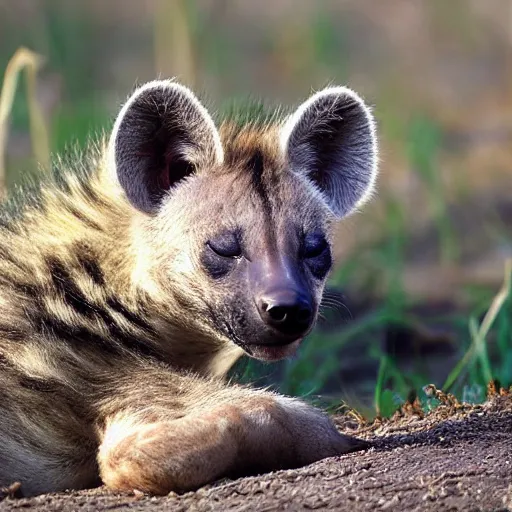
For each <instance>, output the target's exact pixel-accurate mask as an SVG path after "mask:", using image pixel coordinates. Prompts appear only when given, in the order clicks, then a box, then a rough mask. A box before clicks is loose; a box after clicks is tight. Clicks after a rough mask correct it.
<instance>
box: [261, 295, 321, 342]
mask: <svg viewBox="0 0 512 512" xmlns="http://www.w3.org/2000/svg"><path fill="white" fill-rule="evenodd" d="M258 310H259V313H260V316H261V319H262V320H263V321H264V322H265V323H266V324H267V325H268V326H270V327H273V328H274V329H276V330H277V331H279V332H280V333H282V334H285V335H295V336H298V335H301V334H304V333H305V332H306V331H307V330H308V329H309V328H310V327H311V323H312V322H313V306H312V305H311V302H310V301H309V300H308V299H307V298H306V297H304V296H303V295H300V294H298V293H296V292H293V291H289V290H276V291H274V292H271V293H266V294H264V295H263V296H262V297H260V299H259V300H258Z"/></svg>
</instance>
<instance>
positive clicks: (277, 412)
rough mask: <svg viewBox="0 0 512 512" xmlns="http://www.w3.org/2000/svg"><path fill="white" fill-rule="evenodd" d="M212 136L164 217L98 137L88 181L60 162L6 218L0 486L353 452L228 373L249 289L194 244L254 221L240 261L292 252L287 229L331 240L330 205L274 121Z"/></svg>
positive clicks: (194, 475)
mask: <svg viewBox="0 0 512 512" xmlns="http://www.w3.org/2000/svg"><path fill="white" fill-rule="evenodd" d="M197 126H199V124H198V125H197ZM205 130H206V129H205ZM219 133H220V140H221V143H222V147H223V148H224V159H223V161H222V163H215V162H214V158H215V156H214V150H213V149H211V148H210V149H209V150H208V151H210V152H209V153H208V154H207V156H205V157H204V158H205V160H204V162H203V164H202V165H203V166H205V167H208V169H207V170H206V169H200V168H198V171H197V176H194V178H193V179H187V180H185V181H184V182H183V183H180V185H179V186H178V187H176V190H175V191H174V192H173V193H172V197H171V199H170V200H169V201H168V202H166V203H162V207H161V209H160V210H159V213H158V215H156V214H153V213H151V214H148V212H147V211H141V209H140V208H139V209H138V208H134V206H133V204H131V202H130V200H129V198H128V197H129V195H128V197H127V195H125V194H124V193H123V190H122V187H120V186H119V183H118V182H117V180H116V179H115V178H114V179H113V175H112V170H113V169H112V163H111V161H109V148H108V147H107V144H106V143H105V144H104V145H102V146H101V147H100V148H99V150H98V151H97V155H96V157H95V158H93V159H92V160H90V161H89V162H88V165H89V166H90V172H89V174H88V175H87V176H86V177H82V178H80V177H79V176H78V175H77V174H76V173H75V172H71V171H66V169H64V176H65V182H66V186H64V187H58V186H57V185H55V184H52V183H51V181H50V182H48V183H47V184H43V185H42V189H41V193H40V199H39V202H38V203H37V204H32V203H30V202H29V203H26V204H24V205H23V206H22V207H19V208H20V211H19V212H17V213H18V217H17V218H15V219H9V218H7V220H4V222H3V224H2V227H1V228H0V307H1V311H2V316H1V318H0V485H7V484H9V483H11V481H13V480H18V481H20V482H21V483H22V490H23V492H24V494H26V495H30V494H37V493H41V492H48V491H57V490H62V489H65V488H83V487H88V486H92V485H95V484H98V483H100V482H101V481H103V482H104V483H106V484H107V485H108V486H110V487H112V488H116V489H128V490H129V489H135V488H136V489H140V490H143V491H148V492H153V493H166V492H169V491H170V490H178V491H181V490H188V489H193V488H196V487H198V486H200V485H202V484H205V483H207V482H211V481H213V480H215V479H216V478H219V477H222V476H227V475H231V476H236V475H241V474H248V473H252V472H255V471H266V470H271V469H278V468H285V467H293V466H298V465H302V464H307V463H309V462H312V461H315V460H317V459H319V458H323V457H326V456H332V455H337V454H341V453H344V452H346V451H350V450H352V449H356V448H358V447H360V446H362V445H361V443H358V442H357V440H353V439H351V438H348V437H345V436H341V435H340V434H338V433H337V431H336V429H335V428H334V426H333V425H332V424H331V423H330V421H329V419H328V418H327V417H326V416H324V415H323V414H322V413H321V412H320V411H318V410H316V409H314V408H312V407H309V406H307V405H305V404H304V403H302V402H300V401H298V400H294V399H291V398H286V397H282V396H279V395H276V394H274V393H272V392H269V391H262V390H251V389H247V388H245V387H240V386H236V385H227V384H226V383H224V382H223V379H224V377H225V376H226V374H227V372H228V370H229V368H230V367H231V366H232V365H233V363H234V362H235V361H236V360H237V359H238V358H239V357H240V355H241V354H242V353H243V349H242V348H241V346H239V345H237V344H236V342H237V341H241V342H244V343H245V341H247V340H239V339H238V338H240V337H241V335H239V334H237V331H236V329H237V328H238V327H237V326H239V325H242V326H243V325H245V324H246V323H247V322H249V320H248V317H244V316H243V315H244V314H245V313H244V311H245V310H246V309H247V308H248V307H249V306H248V304H249V302H244V300H245V299H244V297H247V296H248V295H249V294H250V293H249V292H250V291H249V290H248V289H246V288H245V284H244V283H243V282H232V281H229V282H224V281H218V282H215V283H214V282H212V280H211V279H209V278H208V277H207V275H206V274H205V272H204V271H203V270H201V268H202V267H201V265H202V263H201V254H202V251H203V245H204V241H205V240H206V239H208V237H210V236H212V234H215V230H216V229H217V228H218V224H219V223H222V224H223V225H224V226H228V227H229V226H233V227H235V225H244V226H248V228H247V233H246V235H245V236H246V238H247V241H246V242H245V243H246V244H247V247H248V250H250V251H251V254H254V255H259V254H264V255H268V258H269V259H273V258H274V259H275V255H278V254H279V255H282V254H288V253H290V251H296V250H297V247H296V246H297V243H298V242H297V239H296V235H295V234H293V233H294V231H293V229H292V228H291V227H290V226H291V225H292V224H293V226H295V225H297V226H300V229H302V230H305V231H308V230H312V229H322V230H324V231H325V232H326V233H329V231H330V225H331V222H332V215H330V214H329V209H328V207H327V206H326V204H324V203H323V202H322V201H321V200H319V197H318V194H317V193H316V192H314V191H313V190H312V189H311V188H310V187H308V186H306V185H305V184H304V183H303V182H302V181H301V179H300V178H299V177H298V176H295V175H294V174H293V173H289V172H287V171H286V158H285V156H284V155H283V152H282V150H281V148H280V146H279V143H278V141H279V133H280V125H279V124H277V125H276V124H274V125H265V126H263V127H257V126H246V127H242V128H240V127H237V126H236V125H235V124H233V123H229V122H227V123H225V124H224V125H223V126H221V128H220V130H219ZM199 136H200V137H203V134H200V135H199ZM111 144H112V143H111ZM205 144H206V143H205ZM208 144H209V143H208ZM204 154H205V155H206V153H204ZM148 197H149V196H148ZM145 201H146V203H141V204H144V205H145V206H147V199H146V200H145ZM290 220H293V223H292V224H290ZM311 286H312V290H313V291H312V293H313V294H314V300H315V304H316V306H318V303H319V301H320V298H321V294H322V290H323V281H322V282H318V283H316V284H314V286H313V285H311ZM241 297H242V298H241ZM251 300H252V299H251ZM212 311H213V312H214V313H215V314H212ZM228 321H229V327H230V328H231V327H233V326H234V327H233V328H234V331H233V332H231V331H229V330H226V329H228V328H227V327H226V325H228ZM251 321H252V320H251ZM223 322H225V323H223ZM237 336H238V338H237ZM234 341H235V343H234ZM242 346H244V348H245V345H243V344H242ZM293 348H296V347H295V346H294V347H293ZM289 350H292V349H291V348H286V349H283V352H282V355H283V356H284V355H286V354H287V351H289Z"/></svg>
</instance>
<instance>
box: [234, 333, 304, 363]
mask: <svg viewBox="0 0 512 512" xmlns="http://www.w3.org/2000/svg"><path fill="white" fill-rule="evenodd" d="M301 341H302V338H299V339H298V340H295V341H292V342H291V343H288V344H286V345H248V346H246V347H242V348H243V349H244V350H245V351H246V352H247V354H248V355H250V356H251V357H254V358H255V359H260V360H262V361H279V360H280V359H285V358H287V357H290V356H293V355H294V354H295V353H296V352H297V349H298V348H299V345H300V343H301Z"/></svg>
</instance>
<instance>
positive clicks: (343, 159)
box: [281, 87, 378, 218]
mask: <svg viewBox="0 0 512 512" xmlns="http://www.w3.org/2000/svg"><path fill="white" fill-rule="evenodd" d="M375 132H376V130H375V121H374V119H373V116H372V114H371V112H370V110H369V108H368V107H367V106H366V105H365V103H364V102H363V100H362V99H361V98H360V97H359V96H358V95H357V94H356V93H355V92H354V91H352V90H350V89H347V88H345V87H330V88H327V89H324V90H323V91H320V92H317V93H316V94H314V95H313V96H311V98H309V99H308V100H307V101H306V102H304V103H303V104H302V105H301V106H300V107H299V108H298V109H297V111H296V112H295V113H294V114H293V115H292V116H291V117H289V118H288V119H287V121H286V122H285V124H284V126H283V129H282V132H281V146H282V149H283V151H284V154H285V157H286V161H287V164H288V166H289V167H290V169H291V170H292V171H293V172H296V173H298V174H300V175H302V176H304V177H305V178H306V179H307V180H308V181H309V182H310V184H311V185H312V186H314V188H315V189H316V190H317V191H319V192H320V193H321V195H322V197H323V198H324V200H325V202H326V203H327V205H328V206H329V208H330V210H331V211H332V212H333V213H334V215H336V217H338V218H341V217H344V216H345V215H348V214H349V213H351V212H352V211H353V210H355V209H356V208H357V207H359V206H361V205H362V204H363V203H364V202H365V201H366V200H367V199H368V197H369V196H370V194H371V192H372V190H373V187H374V184H375V179H376V176H377V152H378V151H377V137H376V133H375Z"/></svg>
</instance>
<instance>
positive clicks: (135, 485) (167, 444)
mask: <svg viewBox="0 0 512 512" xmlns="http://www.w3.org/2000/svg"><path fill="white" fill-rule="evenodd" d="M208 416H209V415H208V414H206V415H204V416H203V417H199V416H188V417H184V418H181V419H178V420H172V421H157V422H154V423H149V424H144V423H142V422H134V421H132V420H131V419H130V418H129V417H128V418H126V417H124V418H116V419H115V420H113V421H112V422H111V423H110V425H109V426H108V427H107V429H106V432H105V436H104V439H103V443H102V444H101V446H100V450H99V454H98V463H99V468H100V475H101V478H102V480H103V482H104V483H105V484H106V485H107V486H108V487H110V488H112V489H117V490H125V491H130V490H134V489H137V490H140V491H144V492H148V493H152V494H167V493H169V492H170V491H177V492H180V491H188V490H194V489H197V488H198V487H200V486H201V485H204V484H206V483H209V482H212V481H214V480H215V479H217V478H219V477H222V476H224V475H225V474H227V473H228V472H229V469H230V468H231V467H233V465H234V464H235V457H236V448H237V444H236V439H235V438H236V436H234V435H233V428H234V425H235V423H234V422H232V421H229V420H228V419H227V418H226V420H224V421H217V422H216V421H212V418H210V417H208Z"/></svg>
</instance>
